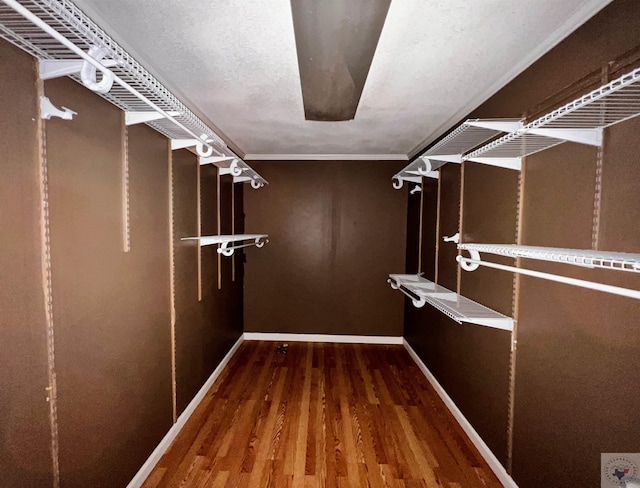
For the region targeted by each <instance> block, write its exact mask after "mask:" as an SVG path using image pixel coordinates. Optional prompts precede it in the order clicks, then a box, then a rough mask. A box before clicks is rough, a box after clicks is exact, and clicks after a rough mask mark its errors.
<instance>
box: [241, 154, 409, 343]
mask: <svg viewBox="0 0 640 488" xmlns="http://www.w3.org/2000/svg"><path fill="white" fill-rule="evenodd" d="M252 164H253V166H254V167H255V169H256V171H258V172H259V173H260V174H261V175H263V176H264V177H265V178H266V179H267V180H268V181H269V186H267V187H265V188H263V189H261V190H259V191H253V190H247V191H246V192H245V202H244V205H245V209H246V213H247V221H246V228H247V229H246V230H247V232H267V233H269V236H270V240H271V242H270V243H269V244H267V245H266V246H265V247H264V248H262V249H260V250H256V249H251V248H250V249H249V250H248V251H247V261H248V266H247V269H246V287H245V320H246V325H245V329H246V330H247V331H256V332H299V333H323V334H364V335H391V336H398V335H401V334H402V297H401V296H399V294H398V293H397V292H395V293H394V292H393V291H392V290H391V288H390V287H389V285H388V284H387V283H386V279H387V277H388V275H389V273H393V272H402V270H403V269H404V261H405V250H404V246H405V232H406V194H405V193H404V192H398V191H396V190H394V189H393V187H392V186H391V180H390V178H391V176H392V175H393V174H395V173H396V172H397V171H399V170H400V169H401V168H402V166H403V163H396V162H373V161H372V162H368V161H363V162H360V161H358V162H356V161H353V162H269V163H266V162H264V163H263V162H260V163H257V162H254V163H252Z"/></svg>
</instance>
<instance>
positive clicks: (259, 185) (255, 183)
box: [251, 180, 264, 190]
mask: <svg viewBox="0 0 640 488" xmlns="http://www.w3.org/2000/svg"><path fill="white" fill-rule="evenodd" d="M263 186H264V183H262V182H261V181H258V180H251V188H253V189H254V190H259V189H260V188H262V187H263Z"/></svg>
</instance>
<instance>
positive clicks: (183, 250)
mask: <svg viewBox="0 0 640 488" xmlns="http://www.w3.org/2000/svg"><path fill="white" fill-rule="evenodd" d="M172 158H173V161H172V166H173V192H174V193H173V202H174V247H175V277H176V278H175V279H176V281H175V288H176V302H175V303H176V326H175V330H176V338H175V345H176V383H177V410H178V415H180V414H181V413H182V412H183V411H184V409H185V408H186V407H187V405H188V404H189V402H190V401H191V400H192V398H193V397H194V395H195V394H196V393H197V392H198V390H200V388H201V387H202V385H203V384H204V382H205V381H206V380H207V378H209V376H210V375H211V373H213V370H214V369H215V368H216V366H217V365H218V364H219V363H220V360H221V359H222V358H223V357H224V355H225V354H226V353H227V352H228V351H229V349H230V348H231V347H232V346H233V344H234V343H235V342H236V341H237V340H238V338H239V337H240V335H241V334H242V316H241V315H239V314H238V313H237V308H238V307H237V305H235V301H237V300H239V298H238V296H237V295H238V293H241V292H242V289H241V287H238V286H235V284H234V283H233V282H232V281H231V258H230V257H227V256H222V257H220V263H221V266H220V270H221V273H222V281H221V288H220V289H218V253H217V252H216V247H217V246H202V248H201V250H199V246H198V242H197V241H194V240H190V241H183V240H181V239H182V238H183V237H193V236H197V235H198V225H199V222H198V199H199V196H198V194H197V192H196V191H194V190H195V188H196V187H197V181H198V168H199V166H198V158H197V157H196V156H195V155H194V154H193V153H191V152H190V151H187V150H180V151H174V152H173V154H172ZM216 171H217V170H216V168H215V167H213V166H204V167H202V169H201V175H200V188H201V197H200V205H201V207H200V208H201V222H202V230H203V232H202V235H215V234H216V233H217V218H218V217H217V191H218V189H217V174H216ZM221 180H222V183H221V187H220V207H221V209H220V210H221V212H220V216H221V224H222V225H221V229H222V234H230V233H231V205H232V200H231V186H232V185H233V182H232V180H231V177H226V176H224V177H222V178H221ZM198 252H201V253H202V254H201V279H202V283H201V285H200V286H201V287H202V288H201V290H202V291H201V300H198V286H199V284H198ZM240 283H241V282H240Z"/></svg>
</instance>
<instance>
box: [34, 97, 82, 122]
mask: <svg viewBox="0 0 640 488" xmlns="http://www.w3.org/2000/svg"><path fill="white" fill-rule="evenodd" d="M74 115H77V112H74V111H73V110H71V109H70V108H67V107H62V110H61V109H59V108H56V107H55V106H54V105H53V103H51V100H49V99H48V98H47V97H45V96H41V97H40V118H42V119H45V120H49V119H51V117H60V118H61V119H64V120H72V119H73V116H74Z"/></svg>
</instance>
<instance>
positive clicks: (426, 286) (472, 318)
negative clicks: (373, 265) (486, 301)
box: [387, 274, 513, 330]
mask: <svg viewBox="0 0 640 488" xmlns="http://www.w3.org/2000/svg"><path fill="white" fill-rule="evenodd" d="M387 281H388V283H389V284H390V285H391V288H393V289H395V290H400V291H402V292H403V293H404V294H405V295H407V296H408V297H409V298H410V299H411V301H412V303H413V305H414V306H415V307H417V308H421V307H423V306H424V305H425V304H427V303H428V304H429V305H431V306H432V307H434V308H435V309H437V310H439V311H440V312H442V313H443V314H445V315H446V316H447V317H449V318H450V319H452V320H454V321H455V322H457V323H459V324H462V323H465V322H466V323H470V324H476V325H483V326H485V327H493V328H495V329H502V330H513V319H512V318H511V317H507V316H505V315H502V314H501V313H498V312H496V311H495V310H491V309H490V308H487V307H485V306H484V305H480V304H479V303H477V302H474V301H473V300H469V299H468V298H465V297H463V296H462V295H458V294H457V293H455V292H453V291H451V290H448V289H447V288H444V287H443V286H440V285H437V284H435V283H433V282H431V281H429V280H427V279H425V278H423V277H422V276H419V275H401V274H390V275H389V279H388V280H387Z"/></svg>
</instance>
